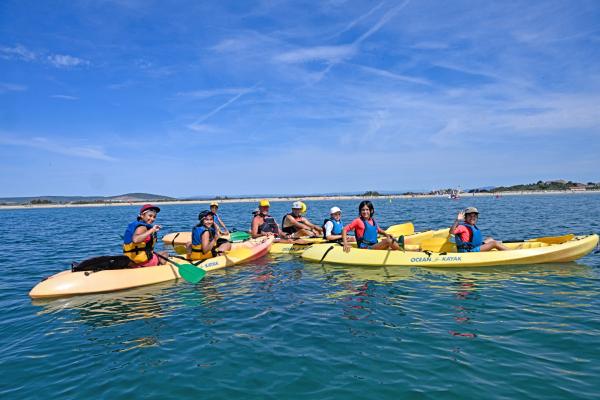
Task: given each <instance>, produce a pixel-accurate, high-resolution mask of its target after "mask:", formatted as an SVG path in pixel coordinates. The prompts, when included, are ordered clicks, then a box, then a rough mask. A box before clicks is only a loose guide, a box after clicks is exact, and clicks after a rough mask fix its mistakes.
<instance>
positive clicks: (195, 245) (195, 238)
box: [188, 225, 217, 260]
mask: <svg viewBox="0 0 600 400" xmlns="http://www.w3.org/2000/svg"><path fill="white" fill-rule="evenodd" d="M197 230H198V231H197ZM206 231H208V234H209V239H208V240H209V241H211V240H213V238H214V237H215V228H214V227H213V228H210V229H206V227H205V226H203V225H196V226H195V227H194V229H193V230H192V255H191V256H190V257H188V258H190V259H192V260H205V259H207V258H212V257H215V256H216V255H217V252H216V250H215V248H216V247H217V243H216V242H215V245H214V246H213V248H212V249H211V251H210V252H208V253H206V254H204V252H203V251H202V235H203V234H204V232H206Z"/></svg>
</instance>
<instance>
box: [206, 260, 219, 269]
mask: <svg viewBox="0 0 600 400" xmlns="http://www.w3.org/2000/svg"><path fill="white" fill-rule="evenodd" d="M217 265H219V262H218V261H213V262H211V263H208V264H202V269H204V268H208V267H214V266H217Z"/></svg>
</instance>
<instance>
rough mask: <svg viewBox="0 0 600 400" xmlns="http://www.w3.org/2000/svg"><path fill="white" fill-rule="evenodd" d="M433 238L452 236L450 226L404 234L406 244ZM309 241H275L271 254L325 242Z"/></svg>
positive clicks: (299, 250) (297, 252)
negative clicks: (285, 242)
mask: <svg viewBox="0 0 600 400" xmlns="http://www.w3.org/2000/svg"><path fill="white" fill-rule="evenodd" d="M432 238H444V239H449V238H450V228H445V229H438V230H436V231H421V232H416V233H413V234H412V235H406V236H404V244H405V245H416V246H417V247H418V245H420V244H421V242H423V240H425V239H432ZM305 240H308V241H311V240H313V241H314V242H313V243H309V244H289V243H288V244H284V243H273V246H271V250H269V254H296V255H300V254H302V252H304V250H306V249H309V248H311V247H312V246H313V245H315V244H319V245H321V244H324V243H322V242H323V239H320V241H321V243H319V239H305ZM350 246H352V247H356V242H354V243H352V242H350Z"/></svg>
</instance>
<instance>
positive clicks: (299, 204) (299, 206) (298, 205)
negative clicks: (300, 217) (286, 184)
mask: <svg viewBox="0 0 600 400" xmlns="http://www.w3.org/2000/svg"><path fill="white" fill-rule="evenodd" d="M292 208H297V209H299V210H302V203H300V202H299V201H295V202H294V204H292Z"/></svg>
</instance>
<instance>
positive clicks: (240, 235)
mask: <svg viewBox="0 0 600 400" xmlns="http://www.w3.org/2000/svg"><path fill="white" fill-rule="evenodd" d="M249 237H250V235H249V234H248V233H247V232H231V233H230V234H229V240H231V241H234V240H245V239H248V238H249Z"/></svg>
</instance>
